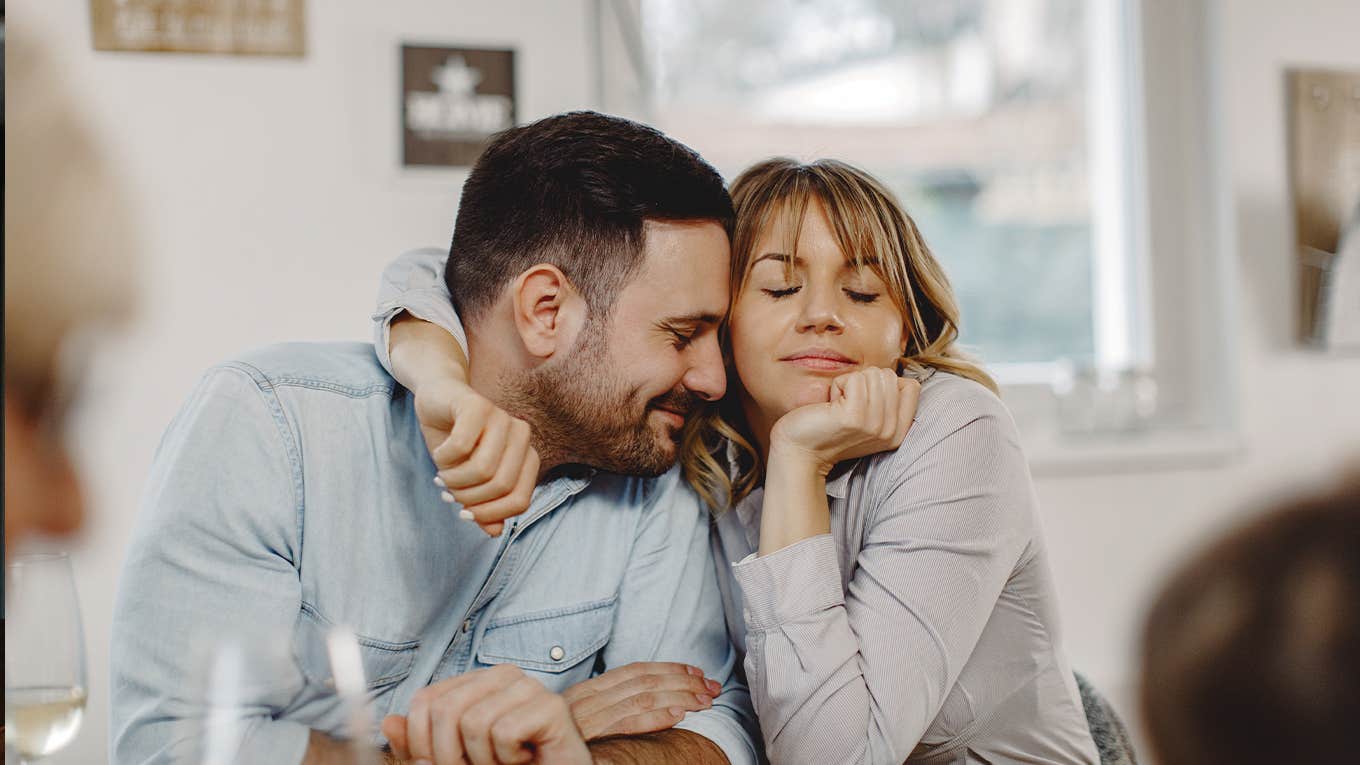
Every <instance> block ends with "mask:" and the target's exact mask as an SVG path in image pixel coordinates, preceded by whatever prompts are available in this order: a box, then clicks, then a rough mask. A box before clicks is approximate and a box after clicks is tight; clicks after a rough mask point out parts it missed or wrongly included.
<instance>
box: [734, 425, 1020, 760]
mask: <svg viewBox="0 0 1360 765" xmlns="http://www.w3.org/2000/svg"><path fill="white" fill-rule="evenodd" d="M902 453H903V452H901V451H899V453H898V454H893V455H886V459H887V460H888V464H887V465H886V466H885V470H884V471H883V472H882V473H880V474H879V475H878V476H877V479H878V480H877V483H876V484H875V485H871V486H869V487H868V489H867V492H866V501H870V502H874V504H875V505H876V506H875V507H874V509H873V510H872V511H871V513H870V514H869V515H868V516H867V521H866V528H865V536H864V540H863V543H862V545H861V547H860V549H859V550H858V553H857V554H856V556H855V558H854V562H855V567H854V573H853V576H852V577H851V578H850V580H849V584H848V586H843V584H842V583H843V581H844V580H843V578H842V572H841V565H840V562H839V555H838V549H837V546H836V544H835V541H834V540H833V539H832V537H831V535H822V536H817V537H812V538H809V539H806V540H803V541H802V542H800V543H798V544H795V545H791V546H789V547H786V548H784V549H782V550H780V551H778V552H776V553H773V554H771V555H768V556H765V557H755V556H750V557H748V558H746V559H744V560H742V561H740V562H738V563H736V564H734V565H733V576H734V578H735V580H736V582H737V583H738V586H739V587H740V588H741V592H742V596H743V599H744V603H745V614H744V616H745V620H746V626H747V631H748V632H747V656H746V663H745V666H746V675H747V681H748V683H749V684H750V690H751V693H752V696H753V700H754V704H755V709H756V712H757V713H758V715H759V717H760V722H761V730H762V732H763V735H764V739H765V745H766V751H767V753H768V754H769V756H770V759H771V761H773V762H847V763H848V762H872V763H894V765H895V764H896V763H901V762H902V761H903V760H905V759H906V758H907V757H908V756H909V755H910V754H911V752H912V750H913V749H914V748H915V746H916V745H917V743H918V742H919V741H920V739H921V737H922V736H923V735H924V734H925V731H926V730H927V728H928V726H929V725H930V723H931V722H932V721H933V720H934V719H935V717H936V716H937V715H938V714H939V712H940V709H941V707H942V706H943V704H944V701H945V698H946V696H947V694H948V693H949V691H950V689H951V688H952V687H953V685H954V683H955V682H957V680H958V677H959V674H960V672H961V671H962V669H963V666H964V664H965V663H966V662H967V660H968V658H969V656H970V655H971V653H972V651H973V648H974V646H975V645H976V644H977V641H978V639H979V637H980V636H981V634H982V631H983V628H984V627H985V626H986V624H987V622H988V620H989V618H990V617H991V614H992V611H993V609H994V608H995V606H996V603H997V600H998V598H999V596H1000V594H1001V591H1002V588H1003V587H1004V586H1005V584H1006V581H1007V579H1008V578H1009V576H1010V574H1011V572H1012V571H1013V570H1014V568H1015V567H1016V565H1017V562H1018V561H1019V559H1020V558H1021V556H1022V555H1023V553H1024V549H1025V547H1026V544H1027V541H1028V539H1029V538H1030V536H1029V535H1030V533H1031V528H1030V526H1029V520H1028V519H1029V515H1028V512H1029V508H1030V507H1031V503H1032V496H1031V493H1030V492H1031V489H1030V482H1029V475H1028V469H1027V467H1026V464H1025V461H1024V456H1023V454H1022V453H1021V452H1020V448H1019V443H1018V439H1017V438H1016V436H1015V434H1014V426H1013V425H1012V424H1011V423H1010V419H1009V417H1008V416H1007V415H1006V414H1005V413H1004V409H1002V407H1001V405H1000V403H999V402H997V403H996V411H985V412H982V413H980V414H979V415H978V416H976V417H975V418H974V419H971V420H970V421H968V422H966V423H965V424H963V425H962V426H960V427H957V428H956V429H953V430H952V431H951V432H948V433H947V434H945V435H944V436H943V437H941V438H939V439H938V442H936V443H934V444H933V445H931V446H929V447H928V448H926V449H925V450H924V451H923V452H920V453H919V456H917V457H915V458H913V459H910V460H907V459H905V458H902V457H901V455H902ZM764 512H765V513H770V512H778V508H770V507H766V508H765V509H764Z"/></svg>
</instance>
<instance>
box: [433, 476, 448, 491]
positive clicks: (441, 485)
mask: <svg viewBox="0 0 1360 765" xmlns="http://www.w3.org/2000/svg"><path fill="white" fill-rule="evenodd" d="M434 485H435V486H438V487H439V488H441V489H447V488H448V486H447V485H445V483H444V479H443V478H440V477H439V476H435V477H434Z"/></svg>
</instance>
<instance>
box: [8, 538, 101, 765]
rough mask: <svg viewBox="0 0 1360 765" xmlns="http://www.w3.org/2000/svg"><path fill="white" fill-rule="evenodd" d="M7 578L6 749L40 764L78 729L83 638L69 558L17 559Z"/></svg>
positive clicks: (82, 689)
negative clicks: (39, 761) (41, 760)
mask: <svg viewBox="0 0 1360 765" xmlns="http://www.w3.org/2000/svg"><path fill="white" fill-rule="evenodd" d="M6 574H7V576H6V577H5V580H6V581H5V587H6V598H5V607H6V613H5V749H6V751H7V752H12V753H13V754H14V755H16V756H17V757H18V758H19V761H20V762H26V763H27V762H35V761H37V760H40V759H42V758H43V757H46V756H47V755H49V754H52V753H53V752H56V751H58V750H59V749H61V748H63V747H65V746H66V745H67V744H69V743H71V741H72V740H73V739H74V738H75V736H76V733H77V732H78V731H79V730H80V723H81V719H82V717H83V716H84V713H85V699H86V694H87V687H86V685H85V635H84V631H83V629H82V627H81V621H80V604H79V601H78V599H77V597H76V585H75V577H74V575H73V574H72V571H71V560H70V558H68V557H67V556H66V554H65V553H45V554H36V555H24V556H18V557H16V558H15V559H14V560H13V561H11V562H10V563H9V564H8V565H7V566H6Z"/></svg>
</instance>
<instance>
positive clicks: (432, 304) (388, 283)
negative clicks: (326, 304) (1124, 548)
mask: <svg viewBox="0 0 1360 765" xmlns="http://www.w3.org/2000/svg"><path fill="white" fill-rule="evenodd" d="M447 259H448V253H447V252H445V251H444V250H440V249H437V248H434V247H424V248H421V249H418V250H411V251H409V252H404V253H402V254H401V255H399V256H397V259H396V260H394V261H392V262H391V263H389V264H387V268H385V269H383V272H382V278H381V280H380V281H379V283H378V307H377V309H376V310H374V312H373V317H372V318H373V350H374V351H376V352H377V354H378V361H379V362H380V363H381V364H382V365H383V369H386V370H387V373H388V374H392V359H391V357H389V355H388V341H389V339H390V337H389V330H390V329H391V326H392V319H394V318H396V316H397V315H398V314H400V313H401V312H402V311H405V312H407V313H409V314H411V315H412V316H415V317H417V318H420V319H424V320H425V321H428V322H431V323H433V324H437V325H439V326H441V327H443V328H444V329H445V330H447V331H448V333H449V334H450V335H453V338H454V339H455V340H457V341H458V344H459V345H460V346H462V347H463V354H464V355H467V345H468V344H467V334H466V333H465V332H464V331H463V322H462V321H461V320H460V319H459V318H458V312H457V311H455V310H454V308H453V301H452V300H450V299H449V289H448V286H447V285H445V283H444V262H445V261H446V260H447ZM469 360H471V357H469Z"/></svg>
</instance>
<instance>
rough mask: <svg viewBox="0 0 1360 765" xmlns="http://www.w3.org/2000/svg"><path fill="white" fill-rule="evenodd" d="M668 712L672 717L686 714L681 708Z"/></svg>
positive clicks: (668, 710) (673, 708)
mask: <svg viewBox="0 0 1360 765" xmlns="http://www.w3.org/2000/svg"><path fill="white" fill-rule="evenodd" d="M666 711H667V712H670V713H671V717H680V716H682V715H684V714H685V710H683V709H681V708H680V707H671V708H670V709H667V710H666Z"/></svg>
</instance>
